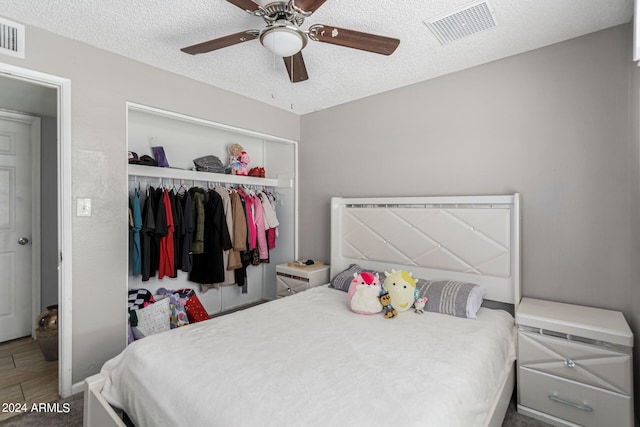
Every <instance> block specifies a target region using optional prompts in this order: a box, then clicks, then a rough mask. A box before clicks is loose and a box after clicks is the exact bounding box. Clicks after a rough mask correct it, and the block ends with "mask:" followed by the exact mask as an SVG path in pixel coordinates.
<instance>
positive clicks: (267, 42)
mask: <svg viewBox="0 0 640 427" xmlns="http://www.w3.org/2000/svg"><path fill="white" fill-rule="evenodd" d="M260 42H261V43H262V45H263V46H264V47H266V48H267V49H269V50H270V51H271V52H273V53H275V54H276V55H278V56H281V57H283V58H287V57H289V56H293V55H295V54H296V53H298V52H300V51H301V50H302V48H303V47H304V46H305V45H306V44H307V43H306V42H307V40H306V38H305V37H304V34H302V33H301V32H300V31H298V30H296V29H294V28H290V27H288V26H276V27H271V28H267V29H266V30H265V31H263V32H262V34H260Z"/></svg>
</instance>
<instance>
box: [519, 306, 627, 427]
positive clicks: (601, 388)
mask: <svg viewBox="0 0 640 427" xmlns="http://www.w3.org/2000/svg"><path fill="white" fill-rule="evenodd" d="M516 323H517V325H518V412H520V413H522V414H525V415H527V416H530V417H532V418H536V419H539V420H542V421H545V422H547V423H551V424H555V425H561V426H575V425H576V424H577V425H581V426H594V427H601V426H616V427H618V426H620V427H623V426H624V427H632V426H633V371H632V350H633V334H632V333H631V329H630V328H629V325H628V324H627V322H626V320H625V319H624V316H623V315H622V313H620V312H618V311H611V310H603V309H598V308H591V307H583V306H578V305H571V304H562V303H556V302H550V301H543V300H537V299H532V298H523V299H522V301H521V302H520V305H519V307H518V312H517V313H516Z"/></svg>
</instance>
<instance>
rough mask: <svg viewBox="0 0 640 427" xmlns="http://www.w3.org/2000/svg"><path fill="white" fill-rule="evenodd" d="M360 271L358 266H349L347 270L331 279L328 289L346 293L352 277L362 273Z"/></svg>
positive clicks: (360, 268)
mask: <svg viewBox="0 0 640 427" xmlns="http://www.w3.org/2000/svg"><path fill="white" fill-rule="evenodd" d="M362 271H363V270H362V267H360V266H359V265H358V264H351V265H350V266H349V268H347V269H346V270H343V271H341V272H340V273H338V274H336V275H335V277H334V278H333V279H331V283H329V287H330V288H334V289H339V290H341V291H344V292H348V291H349V285H351V281H352V280H353V275H354V274H359V273H362Z"/></svg>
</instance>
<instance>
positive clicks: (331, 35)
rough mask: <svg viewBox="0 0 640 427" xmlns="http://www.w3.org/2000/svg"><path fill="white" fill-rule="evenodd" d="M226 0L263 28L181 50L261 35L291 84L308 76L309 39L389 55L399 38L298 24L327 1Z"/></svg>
mask: <svg viewBox="0 0 640 427" xmlns="http://www.w3.org/2000/svg"><path fill="white" fill-rule="evenodd" d="M227 1H228V2H229V3H231V4H233V5H235V6H237V7H239V8H240V9H243V10H245V11H246V12H248V13H250V14H252V15H254V16H259V17H261V18H262V19H264V21H265V23H266V24H267V25H266V26H265V27H264V28H263V29H262V30H246V31H241V32H239V33H235V34H230V35H228V36H224V37H220V38H217V39H213V40H209V41H206V42H203V43H198V44H195V45H193V46H188V47H185V48H182V49H180V50H181V51H183V52H185V53H189V54H191V55H197V54H199V53H207V52H212V51H214V50H218V49H222V48H225V47H229V46H233V45H235V44H238V43H243V42H246V41H249V40H253V39H256V38H260V43H262V45H263V46H264V47H266V48H267V49H269V50H270V51H271V52H273V53H274V54H276V55H278V56H281V57H282V58H283V59H284V64H285V67H286V69H287V73H288V74H289V79H290V80H291V82H292V83H297V82H301V81H304V80H307V79H308V78H309V76H308V74H307V69H306V67H305V65H304V59H303V58H302V49H304V47H305V46H306V45H307V42H308V40H309V39H311V40H313V41H317V42H322V43H329V44H334V45H339V46H344V47H350V48H353V49H359V50H365V51H368V52H373V53H379V54H382V55H391V54H392V53H393V52H394V51H395V50H396V48H397V47H398V45H399V44H400V40H398V39H394V38H390V37H383V36H379V35H375V34H369V33H363V32H360V31H354V30H347V29H344V28H338V27H334V26H331V25H321V24H314V25H312V26H310V27H309V29H308V30H306V31H305V30H303V29H302V28H300V26H301V25H302V24H303V23H304V20H305V19H306V18H308V17H309V16H311V14H312V13H313V12H315V11H316V10H317V9H318V8H319V7H320V6H322V5H323V4H324V2H325V1H326V0H288V1H282V0H227Z"/></svg>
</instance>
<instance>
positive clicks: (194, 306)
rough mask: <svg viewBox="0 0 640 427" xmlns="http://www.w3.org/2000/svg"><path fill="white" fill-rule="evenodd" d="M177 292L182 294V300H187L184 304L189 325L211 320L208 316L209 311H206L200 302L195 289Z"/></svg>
mask: <svg viewBox="0 0 640 427" xmlns="http://www.w3.org/2000/svg"><path fill="white" fill-rule="evenodd" d="M176 292H177V293H178V294H180V297H181V298H184V299H185V300H186V301H185V303H184V309H185V311H186V312H187V318H188V319H189V323H196V322H202V321H203V320H209V314H207V310H205V308H204V306H203V305H202V303H201V302H200V299H199V298H198V295H196V293H195V292H194V290H193V289H190V288H185V289H178V290H177V291H176Z"/></svg>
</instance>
